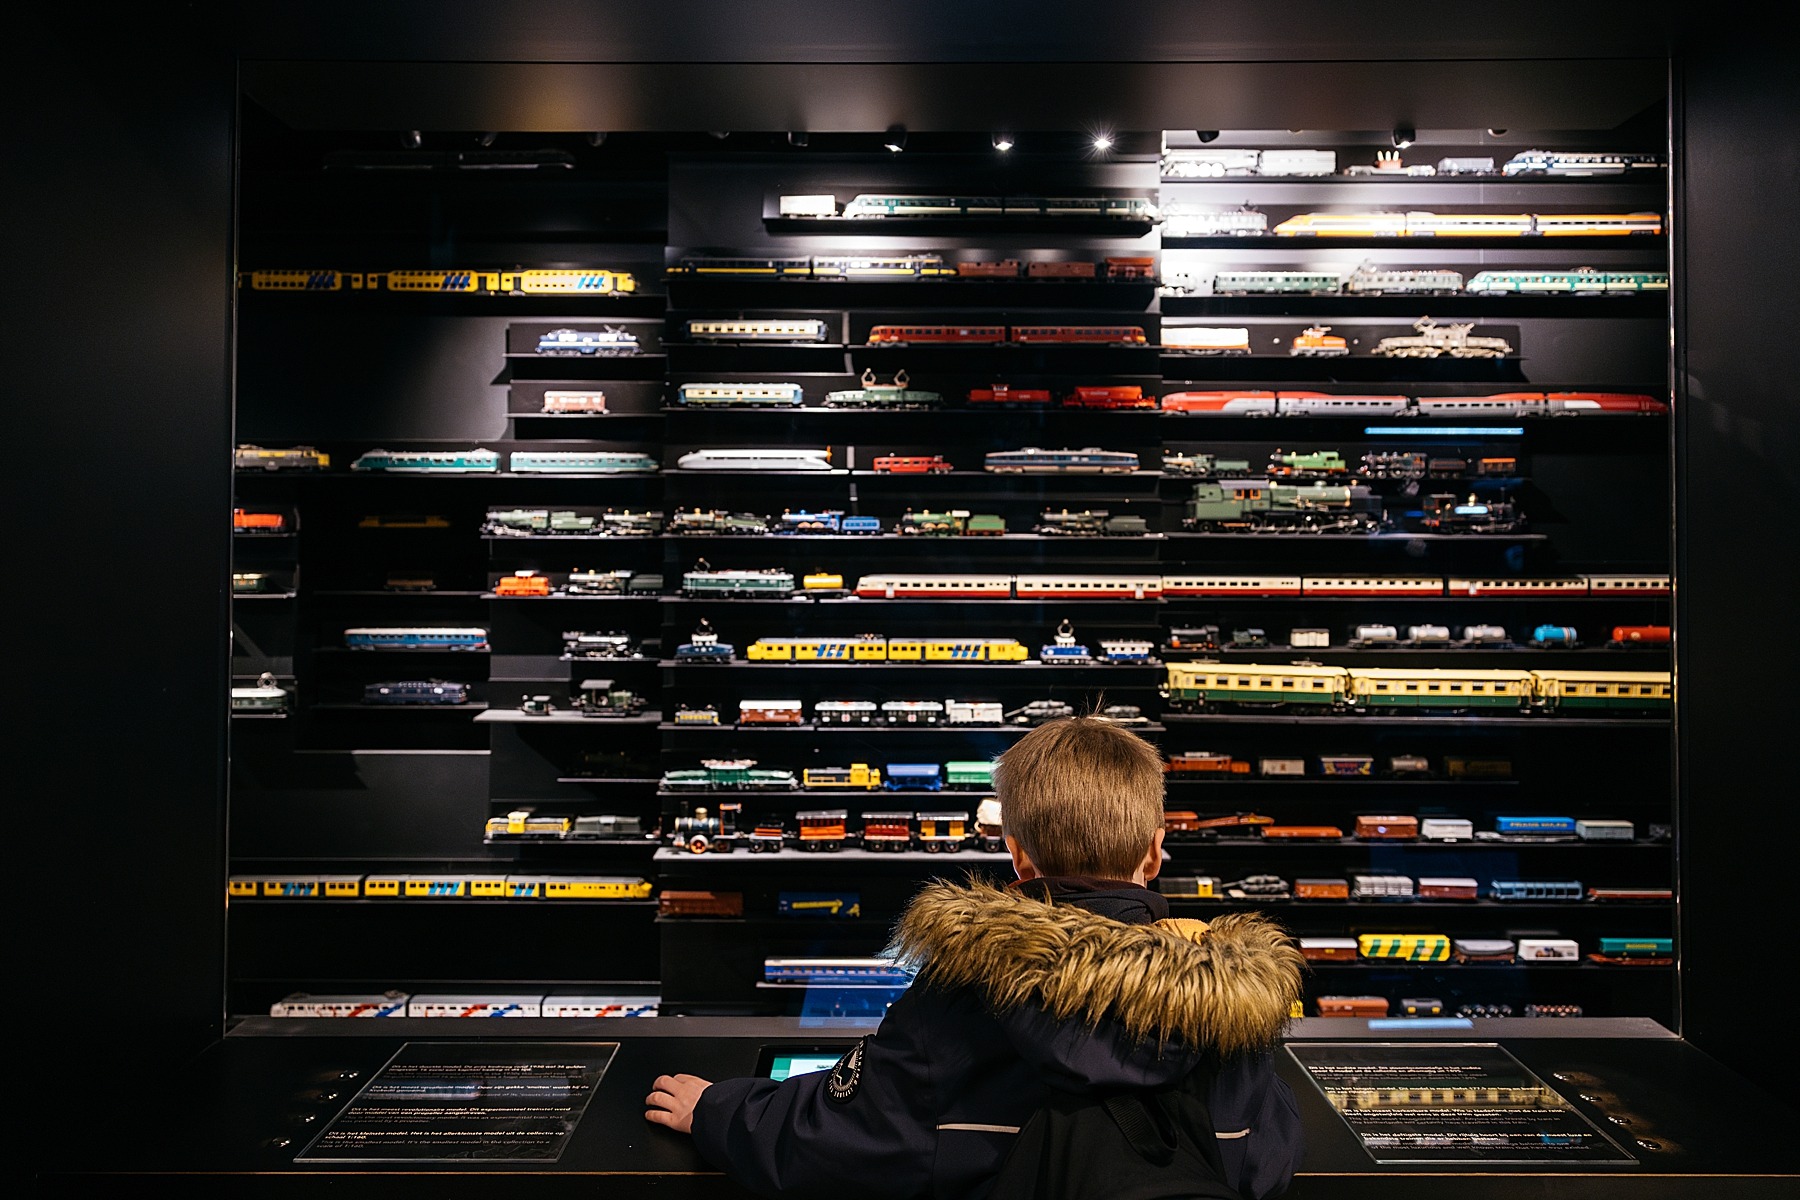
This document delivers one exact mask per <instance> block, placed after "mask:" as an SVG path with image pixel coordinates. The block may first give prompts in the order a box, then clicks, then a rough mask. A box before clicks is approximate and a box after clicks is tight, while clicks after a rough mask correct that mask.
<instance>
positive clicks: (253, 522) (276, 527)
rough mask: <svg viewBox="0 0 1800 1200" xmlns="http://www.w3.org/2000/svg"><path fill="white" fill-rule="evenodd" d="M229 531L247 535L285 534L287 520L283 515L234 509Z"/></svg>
mask: <svg viewBox="0 0 1800 1200" xmlns="http://www.w3.org/2000/svg"><path fill="white" fill-rule="evenodd" d="M231 531H232V532H233V533H248V534H259V533H260V534H272V533H286V532H287V531H288V519H287V515H286V514H285V513H278V512H252V511H251V510H249V509H247V508H234V509H232V510H231Z"/></svg>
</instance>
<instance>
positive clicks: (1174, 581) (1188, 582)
mask: <svg viewBox="0 0 1800 1200" xmlns="http://www.w3.org/2000/svg"><path fill="white" fill-rule="evenodd" d="M1668 594H1669V577H1668V576H1667V575H1659V574H1651V573H1643V574H1623V573H1621V574H1609V575H1601V574H1589V575H1567V576H1560V577H1507V576H1496V577H1483V576H1458V575H1452V576H1448V577H1445V576H1442V575H1306V576H1301V575H1286V574H1260V575H1256V574H1246V575H1164V576H1163V595H1164V596H1165V597H1169V596H1302V595H1304V596H1339V597H1359V596H1455V597H1482V598H1489V599H1492V598H1495V597H1502V596H1516V597H1528V598H1537V597H1545V596H1562V597H1573V596H1610V597H1623V596H1666V595H1668Z"/></svg>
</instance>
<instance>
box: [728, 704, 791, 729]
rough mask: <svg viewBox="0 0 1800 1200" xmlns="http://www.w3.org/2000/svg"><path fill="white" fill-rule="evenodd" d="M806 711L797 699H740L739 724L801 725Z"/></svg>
mask: <svg viewBox="0 0 1800 1200" xmlns="http://www.w3.org/2000/svg"><path fill="white" fill-rule="evenodd" d="M805 722H806V713H805V711H804V709H803V708H802V706H801V704H800V701H798V700H740V701H738V724H739V725H801V724H804V723H805Z"/></svg>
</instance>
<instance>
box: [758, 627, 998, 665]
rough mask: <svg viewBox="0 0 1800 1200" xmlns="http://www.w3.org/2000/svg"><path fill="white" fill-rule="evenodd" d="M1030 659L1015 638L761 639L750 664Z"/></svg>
mask: <svg viewBox="0 0 1800 1200" xmlns="http://www.w3.org/2000/svg"><path fill="white" fill-rule="evenodd" d="M1029 657H1030V655H1029V654H1028V652H1027V651H1026V649H1025V646H1024V644H1023V643H1021V642H1019V641H1017V640H1015V639H1013V638H978V637H967V638H887V637H883V636H882V635H880V634H873V633H870V634H858V635H856V636H853V637H777V638H758V639H757V640H756V641H754V642H752V643H750V646H749V648H748V649H747V650H746V651H745V658H747V659H748V660H749V661H750V662H987V663H998V662H1024V661H1025V660H1026V659H1027V658H1029Z"/></svg>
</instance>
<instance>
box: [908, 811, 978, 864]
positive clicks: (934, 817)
mask: <svg viewBox="0 0 1800 1200" xmlns="http://www.w3.org/2000/svg"><path fill="white" fill-rule="evenodd" d="M917 825H918V830H919V835H918V836H919V846H920V848H922V849H923V850H925V851H926V852H927V853H935V854H953V853H955V852H956V851H958V850H961V849H962V848H963V847H964V846H965V845H967V844H968V841H969V835H970V834H971V833H972V832H973V828H972V826H971V825H970V822H969V814H968V813H966V812H921V813H919V815H918V818H917Z"/></svg>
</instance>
